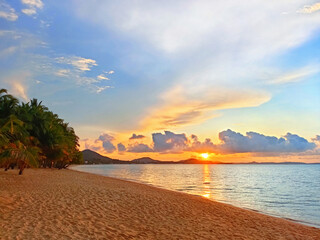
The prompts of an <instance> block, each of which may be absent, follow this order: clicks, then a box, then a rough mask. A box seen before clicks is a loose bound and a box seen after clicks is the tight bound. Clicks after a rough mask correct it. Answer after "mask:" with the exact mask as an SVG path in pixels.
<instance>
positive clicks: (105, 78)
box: [97, 74, 110, 80]
mask: <svg viewBox="0 0 320 240" xmlns="http://www.w3.org/2000/svg"><path fill="white" fill-rule="evenodd" d="M97 79H98V80H110V79H109V78H107V77H106V76H104V75H103V74H100V75H99V76H97Z"/></svg>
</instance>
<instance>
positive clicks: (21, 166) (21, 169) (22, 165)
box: [19, 164, 25, 175]
mask: <svg viewBox="0 0 320 240" xmlns="http://www.w3.org/2000/svg"><path fill="white" fill-rule="evenodd" d="M24 167H25V165H24V164H21V165H20V171H19V175H22V172H23V170H24Z"/></svg>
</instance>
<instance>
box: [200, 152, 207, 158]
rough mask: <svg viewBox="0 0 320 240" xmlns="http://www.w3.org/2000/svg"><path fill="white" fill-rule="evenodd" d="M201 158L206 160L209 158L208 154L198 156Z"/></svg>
mask: <svg viewBox="0 0 320 240" xmlns="http://www.w3.org/2000/svg"><path fill="white" fill-rule="evenodd" d="M200 155H201V157H202V158H204V159H207V158H208V157H209V154H208V153H201V154H200Z"/></svg>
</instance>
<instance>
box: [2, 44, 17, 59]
mask: <svg viewBox="0 0 320 240" xmlns="http://www.w3.org/2000/svg"><path fill="white" fill-rule="evenodd" d="M17 49H18V47H16V46H11V47H8V48H5V49H3V50H1V51H0V57H7V56H8V55H11V54H13V53H14V52H16V51H17Z"/></svg>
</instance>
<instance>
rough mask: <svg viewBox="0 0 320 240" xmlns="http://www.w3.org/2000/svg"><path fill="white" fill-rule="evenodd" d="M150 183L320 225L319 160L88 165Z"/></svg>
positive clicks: (107, 173) (90, 168)
mask: <svg viewBox="0 0 320 240" xmlns="http://www.w3.org/2000/svg"><path fill="white" fill-rule="evenodd" d="M75 168H76V169H77V170H79V171H85V172H90V173H95V174H100V175H104V176H110V177H116V178H121V179H126V180H130V181H136V182H141V183H146V184H150V185H153V186H157V187H162V188H166V189H170V190H175V191H181V192H186V193H190V194H195V195H201V196H203V197H206V198H209V199H212V200H216V201H220V202H225V203H230V204H232V205H235V206H239V207H243V208H249V209H253V210H258V211H261V212H263V213H266V214H270V215H275V216H279V217H285V218H290V219H294V220H298V221H300V222H302V223H305V224H309V225H313V226H316V227H320V165H196V164H195V165H193V164H190V165H189V164H184V165H175V164H168V165H167V164H166V165H152V164H145V165H129V164H128V165H86V166H77V167H75Z"/></svg>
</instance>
